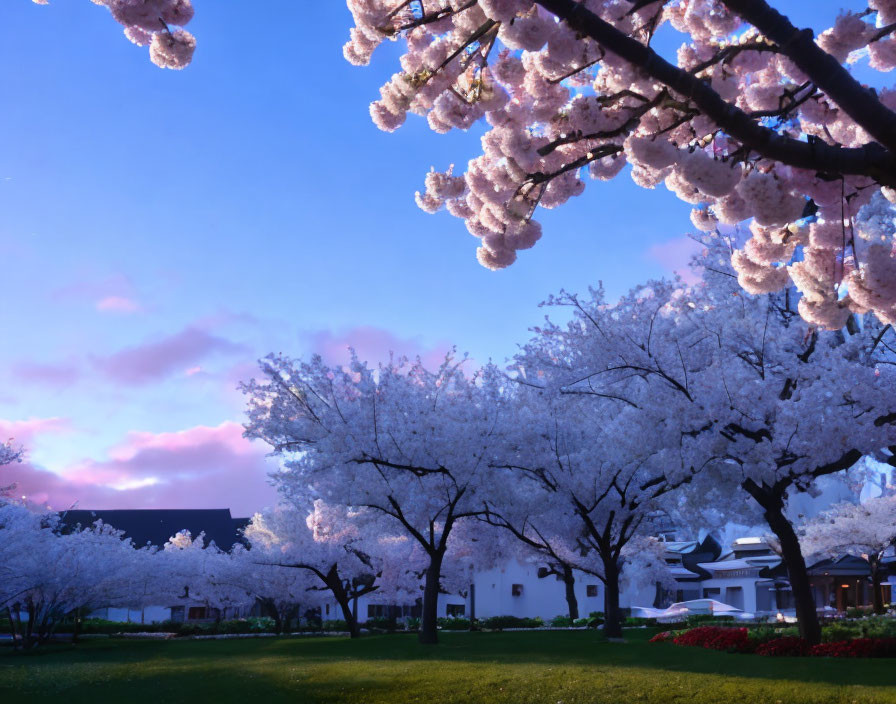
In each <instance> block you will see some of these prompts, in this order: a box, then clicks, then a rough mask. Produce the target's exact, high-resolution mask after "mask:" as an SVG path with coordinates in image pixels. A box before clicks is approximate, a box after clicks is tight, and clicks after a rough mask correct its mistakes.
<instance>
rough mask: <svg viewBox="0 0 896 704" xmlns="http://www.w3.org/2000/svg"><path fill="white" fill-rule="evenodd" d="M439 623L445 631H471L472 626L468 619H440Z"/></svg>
mask: <svg viewBox="0 0 896 704" xmlns="http://www.w3.org/2000/svg"><path fill="white" fill-rule="evenodd" d="M438 623H439V628H441V629H443V630H445V631H469V630H470V626H471V625H472V624H471V623H470V619H468V618H440V619H439V621H438Z"/></svg>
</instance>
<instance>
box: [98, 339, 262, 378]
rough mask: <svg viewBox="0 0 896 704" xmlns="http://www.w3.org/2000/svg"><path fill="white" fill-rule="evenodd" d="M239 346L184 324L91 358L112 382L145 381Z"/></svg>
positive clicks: (242, 350)
mask: <svg viewBox="0 0 896 704" xmlns="http://www.w3.org/2000/svg"><path fill="white" fill-rule="evenodd" d="M244 351H245V348H244V347H243V346H242V345H239V344H236V343H234V342H231V341H230V340H227V339H225V338H223V337H219V336H217V335H212V334H211V333H209V332H206V331H205V330H201V329H199V328H197V327H193V326H190V327H187V328H185V329H183V330H181V331H180V332H178V333H175V334H174V335H169V336H168V337H163V338H161V339H159V340H154V341H151V342H145V343H143V344H139V345H134V346H132V347H126V348H124V349H122V350H120V351H118V352H115V353H114V354H111V355H109V356H107V357H95V358H94V359H93V362H94V365H95V366H96V367H97V368H98V369H99V370H100V371H102V372H103V373H104V374H106V375H107V376H109V377H110V378H112V379H113V380H115V381H118V382H122V383H126V384H146V383H149V382H153V381H158V380H160V379H162V378H164V377H166V376H170V375H172V374H175V373H178V372H181V373H185V372H187V371H188V370H190V369H193V368H195V367H196V366H197V364H198V362H200V361H201V360H203V359H204V358H205V357H207V356H210V355H214V354H235V353H239V352H244Z"/></svg>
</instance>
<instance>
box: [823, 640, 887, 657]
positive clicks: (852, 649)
mask: <svg viewBox="0 0 896 704" xmlns="http://www.w3.org/2000/svg"><path fill="white" fill-rule="evenodd" d="M812 655H815V656H818V657H828V658H892V657H896V638H854V639H853V640H844V641H840V642H838V643H820V644H818V645H815V646H813V647H812Z"/></svg>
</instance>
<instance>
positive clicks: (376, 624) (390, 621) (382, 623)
mask: <svg viewBox="0 0 896 704" xmlns="http://www.w3.org/2000/svg"><path fill="white" fill-rule="evenodd" d="M364 628H367V629H370V630H378V631H390V632H391V631H394V630H395V619H394V618H369V619H367V623H365V624H364Z"/></svg>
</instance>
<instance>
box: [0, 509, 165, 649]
mask: <svg viewBox="0 0 896 704" xmlns="http://www.w3.org/2000/svg"><path fill="white" fill-rule="evenodd" d="M149 554H150V551H148V550H146V549H144V550H135V549H134V547H133V545H132V544H131V542H130V540H125V539H124V537H123V534H122V533H121V532H120V531H117V530H115V529H114V528H112V527H110V526H105V525H103V524H102V523H101V522H97V523H96V524H95V525H92V526H87V527H83V528H82V527H80V526H78V527H76V528H75V529H74V530H67V529H66V530H63V529H62V526H61V524H60V522H59V517H58V515H57V514H54V513H38V512H35V511H32V510H30V509H29V508H28V507H26V506H23V505H20V504H16V503H12V502H9V503H6V504H3V505H2V506H0V608H4V609H5V610H6V613H7V615H8V617H9V619H10V623H11V625H12V628H13V637H14V640H15V645H16V646H17V647H21V648H23V649H26V650H27V649H30V648H32V647H34V646H36V645H38V644H39V643H43V642H46V641H47V640H48V639H49V638H50V637H51V636H52V635H53V633H54V632H55V630H56V629H57V628H58V626H59V624H60V623H62V621H63V620H64V619H65V618H67V617H74V634H73V637H77V633H78V624H79V622H80V618H81V616H82V614H84V613H86V612H89V611H90V610H92V609H95V608H97V607H100V606H140V605H141V599H142V597H143V595H144V593H143V591H142V590H140V589H138V588H136V584H138V583H139V582H140V581H141V579H143V576H144V574H145V572H146V571H147V568H148V565H149V562H148V557H149ZM23 616H24V618H23Z"/></svg>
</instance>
